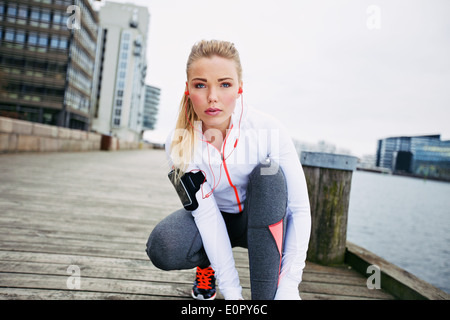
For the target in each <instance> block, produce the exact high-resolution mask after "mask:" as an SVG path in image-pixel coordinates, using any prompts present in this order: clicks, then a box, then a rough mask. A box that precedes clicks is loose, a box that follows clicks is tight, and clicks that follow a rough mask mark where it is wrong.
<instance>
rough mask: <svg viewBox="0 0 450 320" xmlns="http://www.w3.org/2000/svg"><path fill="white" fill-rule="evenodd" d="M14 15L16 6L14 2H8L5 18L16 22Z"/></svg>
mask: <svg viewBox="0 0 450 320" xmlns="http://www.w3.org/2000/svg"><path fill="white" fill-rule="evenodd" d="M16 15H17V6H16V5H14V4H10V5H9V6H8V10H7V11H6V18H7V19H6V20H7V21H8V22H13V23H14V22H16Z"/></svg>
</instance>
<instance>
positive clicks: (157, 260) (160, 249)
mask: <svg viewBox="0 0 450 320" xmlns="http://www.w3.org/2000/svg"><path fill="white" fill-rule="evenodd" d="M161 229H162V228H160V227H159V226H158V225H157V226H156V227H155V228H154V229H153V231H152V232H151V233H150V236H149V237H148V241H147V248H146V252H147V256H148V257H149V258H150V261H151V262H152V263H153V265H154V266H155V267H157V268H159V269H162V270H171V267H170V265H168V263H169V262H170V259H169V257H168V256H167V254H168V253H170V252H172V250H171V248H170V241H168V239H167V238H166V237H165V236H164V234H165V231H164V230H161Z"/></svg>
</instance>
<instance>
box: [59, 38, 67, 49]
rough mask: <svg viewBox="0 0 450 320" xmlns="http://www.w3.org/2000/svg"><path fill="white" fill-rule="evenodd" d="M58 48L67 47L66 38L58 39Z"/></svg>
mask: <svg viewBox="0 0 450 320" xmlns="http://www.w3.org/2000/svg"><path fill="white" fill-rule="evenodd" d="M59 49H62V50H65V49H67V39H59Z"/></svg>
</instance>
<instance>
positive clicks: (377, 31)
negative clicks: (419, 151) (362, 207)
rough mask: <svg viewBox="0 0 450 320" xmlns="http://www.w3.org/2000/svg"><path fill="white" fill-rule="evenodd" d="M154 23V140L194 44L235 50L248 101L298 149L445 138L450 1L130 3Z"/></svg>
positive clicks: (449, 126) (359, 148) (171, 114)
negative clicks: (230, 45) (224, 44)
mask: <svg viewBox="0 0 450 320" xmlns="http://www.w3.org/2000/svg"><path fill="white" fill-rule="evenodd" d="M115 2H131V3H134V4H136V5H142V6H146V7H148V9H149V13H150V24H149V36H148V44H147V58H148V61H147V63H148V70H147V79H146V81H147V83H148V84H150V85H153V86H156V87H159V88H161V102H160V106H159V114H158V123H157V126H156V130H155V133H154V134H153V135H152V136H153V137H157V136H158V135H160V136H162V137H164V138H165V136H166V135H167V134H168V132H169V131H170V129H171V128H172V127H173V126H174V122H175V118H176V115H177V111H178V107H179V102H180V100H181V97H182V95H183V93H184V85H185V81H186V74H185V67H186V60H187V57H188V55H189V52H190V48H191V47H192V45H193V44H194V43H195V42H196V41H198V40H201V39H219V40H228V41H231V42H234V43H235V45H236V47H237V49H238V50H239V52H240V55H241V61H242V65H243V69H244V73H243V76H244V79H243V80H244V101H245V102H246V104H248V105H251V106H253V107H255V108H257V109H260V110H262V111H264V112H267V113H270V114H272V115H273V116H275V117H277V118H278V119H280V120H281V121H282V122H283V123H284V124H285V125H286V127H287V129H288V130H289V132H290V133H291V135H292V137H293V138H294V139H297V140H300V141H304V142H308V143H317V142H318V141H320V140H324V141H327V142H329V143H332V144H335V145H336V146H337V147H338V148H344V149H348V150H350V151H351V152H352V153H353V154H354V155H356V156H362V155H365V154H373V153H375V151H376V143H377V140H378V139H381V138H386V137H389V136H398V135H421V134H441V135H442V136H441V138H442V139H443V140H448V139H450V19H449V14H450V1H448V0H441V1H439V0H387V1H380V0H371V1H367V0H348V1H343V0H330V1H317V0H314V1H313V0H310V1H299V0H276V1H268V0H228V1H216V0H208V1H186V0H146V1H143V0H142V1H141V0H133V1H118V0H116V1H115Z"/></svg>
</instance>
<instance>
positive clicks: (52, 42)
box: [50, 36, 59, 49]
mask: <svg viewBox="0 0 450 320" xmlns="http://www.w3.org/2000/svg"><path fill="white" fill-rule="evenodd" d="M58 47H59V39H58V37H56V36H53V37H52V39H51V40H50V48H52V49H58Z"/></svg>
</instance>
